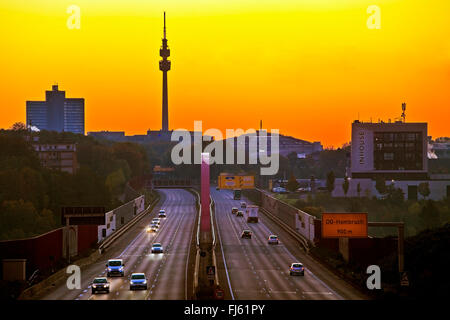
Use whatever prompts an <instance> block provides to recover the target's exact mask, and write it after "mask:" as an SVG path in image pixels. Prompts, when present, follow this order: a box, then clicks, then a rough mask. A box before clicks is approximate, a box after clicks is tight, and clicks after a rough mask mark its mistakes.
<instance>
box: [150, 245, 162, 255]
mask: <svg viewBox="0 0 450 320" xmlns="http://www.w3.org/2000/svg"><path fill="white" fill-rule="evenodd" d="M152 253H164V248H163V246H162V245H161V243H154V244H153V245H152Z"/></svg>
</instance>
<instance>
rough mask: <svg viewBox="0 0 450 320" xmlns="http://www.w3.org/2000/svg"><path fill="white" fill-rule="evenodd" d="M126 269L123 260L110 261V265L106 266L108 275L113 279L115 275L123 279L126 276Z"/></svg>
mask: <svg viewBox="0 0 450 320" xmlns="http://www.w3.org/2000/svg"><path fill="white" fill-rule="evenodd" d="M124 267H125V264H124V263H123V260H122V259H109V260H108V263H107V264H106V268H107V269H106V275H107V276H108V277H111V276H113V275H119V276H121V277H123V276H124V275H125V273H124Z"/></svg>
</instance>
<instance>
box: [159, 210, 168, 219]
mask: <svg viewBox="0 0 450 320" xmlns="http://www.w3.org/2000/svg"><path fill="white" fill-rule="evenodd" d="M158 216H159V217H160V218H165V217H166V210H164V209H161V210H159V214H158Z"/></svg>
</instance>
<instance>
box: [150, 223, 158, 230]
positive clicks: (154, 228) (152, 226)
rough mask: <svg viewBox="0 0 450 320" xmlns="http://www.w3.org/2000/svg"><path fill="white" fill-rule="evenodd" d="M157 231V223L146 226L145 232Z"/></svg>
mask: <svg viewBox="0 0 450 320" xmlns="http://www.w3.org/2000/svg"><path fill="white" fill-rule="evenodd" d="M156 231H158V225H157V224H156V223H152V224H151V225H149V226H148V227H147V232H156Z"/></svg>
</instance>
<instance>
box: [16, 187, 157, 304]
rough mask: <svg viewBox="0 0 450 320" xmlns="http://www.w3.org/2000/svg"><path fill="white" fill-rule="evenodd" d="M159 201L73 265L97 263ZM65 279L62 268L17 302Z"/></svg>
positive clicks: (82, 265)
mask: <svg viewBox="0 0 450 320" xmlns="http://www.w3.org/2000/svg"><path fill="white" fill-rule="evenodd" d="M159 200H160V195H159V194H158V196H157V197H156V198H155V199H154V200H153V202H152V203H151V204H150V205H149V206H148V207H147V209H145V210H144V211H143V212H141V213H140V214H139V215H138V216H136V217H134V218H133V219H132V220H130V221H129V222H128V223H127V224H126V225H124V226H123V227H122V228H121V229H120V230H119V231H118V232H116V233H114V234H113V235H112V236H110V237H109V238H108V239H107V240H106V241H104V242H103V243H102V244H101V245H100V247H99V249H98V250H95V251H94V252H93V253H92V254H91V255H90V256H89V257H86V258H82V259H79V260H76V261H74V262H73V263H71V264H73V265H77V266H79V267H80V268H83V267H86V266H88V265H90V264H92V263H94V262H95V261H97V260H98V259H99V258H100V257H101V256H102V254H103V253H104V252H105V250H106V249H107V248H108V247H109V246H111V244H113V243H114V242H115V241H116V240H117V239H118V238H120V236H122V235H123V234H124V233H125V232H126V231H127V230H129V229H130V228H131V227H132V226H133V225H135V224H136V223H137V222H138V221H139V220H140V219H142V218H143V217H144V216H145V215H146V214H147V213H149V212H151V211H152V210H153V208H154V207H155V206H156V204H157V203H158V202H159ZM66 278H67V273H66V268H63V269H61V270H59V271H57V272H56V273H54V274H52V275H51V276H50V277H48V278H46V279H44V280H42V281H41V282H39V283H37V284H35V285H33V286H31V287H29V288H27V289H25V290H24V291H23V292H22V293H21V294H20V296H19V298H18V299H19V300H28V299H32V297H33V296H36V295H39V294H42V293H43V292H44V291H46V290H48V289H49V287H50V286H51V285H52V284H54V285H55V286H56V285H59V284H61V283H62V282H63V281H64V280H66Z"/></svg>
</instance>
